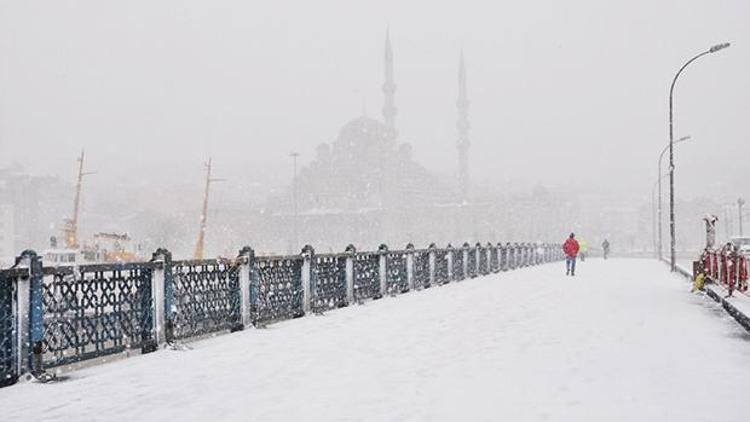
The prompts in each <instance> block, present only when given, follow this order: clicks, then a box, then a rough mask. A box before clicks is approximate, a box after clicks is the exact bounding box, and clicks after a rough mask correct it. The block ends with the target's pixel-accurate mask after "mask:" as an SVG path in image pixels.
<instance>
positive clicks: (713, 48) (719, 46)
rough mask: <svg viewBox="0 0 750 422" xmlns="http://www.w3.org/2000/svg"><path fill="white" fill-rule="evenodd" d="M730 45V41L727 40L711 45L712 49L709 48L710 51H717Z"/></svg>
mask: <svg viewBox="0 0 750 422" xmlns="http://www.w3.org/2000/svg"><path fill="white" fill-rule="evenodd" d="M729 45H730V44H729V43H728V42H725V43H722V44H716V45H715V46H713V47H711V49H709V50H708V51H709V52H710V53H716V52H717V51H719V50H723V49H725V48H727V47H729Z"/></svg>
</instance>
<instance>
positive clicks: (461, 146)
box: [456, 50, 470, 202]
mask: <svg viewBox="0 0 750 422" xmlns="http://www.w3.org/2000/svg"><path fill="white" fill-rule="evenodd" d="M456 108H457V109H458V121H457V122H456V127H457V128H458V142H457V143H456V146H457V147H458V189H459V199H460V200H461V202H465V201H467V200H468V197H469V144H470V143H469V99H468V98H467V94H466V66H465V65H464V51H463V50H461V58H460V62H459V65H458V100H456Z"/></svg>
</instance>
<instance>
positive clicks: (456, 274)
mask: <svg viewBox="0 0 750 422" xmlns="http://www.w3.org/2000/svg"><path fill="white" fill-rule="evenodd" d="M465 278H466V274H464V251H463V250H462V249H457V250H455V251H453V279H454V280H456V281H461V280H463V279H465Z"/></svg>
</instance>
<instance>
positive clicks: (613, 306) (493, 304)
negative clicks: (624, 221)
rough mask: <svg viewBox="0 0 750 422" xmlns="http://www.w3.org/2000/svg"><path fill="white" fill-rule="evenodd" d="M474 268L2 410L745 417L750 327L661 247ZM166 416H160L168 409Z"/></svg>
mask: <svg viewBox="0 0 750 422" xmlns="http://www.w3.org/2000/svg"><path fill="white" fill-rule="evenodd" d="M563 265H564V264H551V265H545V266H542V267H537V268H529V269H523V270H519V271H515V272H511V273H502V274H500V275H495V276H490V277H485V278H478V279H474V280H467V281H464V282H460V283H455V284H451V285H448V286H444V287H440V288H432V289H428V290H426V291H421V292H415V293H409V294H405V295H403V296H399V297H398V298H386V299H383V300H380V301H376V302H370V303H367V304H365V305H363V306H353V307H350V308H347V309H341V310H337V311H334V312H330V313H328V314H326V315H325V316H319V317H307V318H303V319H298V320H293V321H288V322H285V323H281V324H276V325H273V326H271V327H269V328H268V329H266V330H252V329H251V330H247V331H244V332H241V333H235V334H231V335H223V336H219V337H216V338H213V339H208V340H204V341H200V342H196V343H194V344H193V346H194V350H192V351H181V352H180V351H171V350H162V351H159V352H157V353H152V354H149V355H144V356H138V357H134V358H130V359H126V360H121V361H118V362H114V363H109V364H105V365H100V366H96V367H91V368H87V369H83V370H80V371H77V372H73V373H72V374H71V379H69V380H68V381H64V382H60V383H57V384H52V385H41V384H34V383H29V384H19V385H16V386H12V387H8V388H3V389H0V409H2V410H0V412H1V414H2V419H3V420H8V421H10V420H21V418H23V419H25V420H33V421H36V422H39V421H45V420H76V421H87V420H121V421H133V420H159V419H162V418H169V420H175V421H193V420H194V421H205V420H211V421H222V420H236V421H240V420H241V421H259V420H263V421H268V420H274V421H275V420H298V421H314V420H325V421H333V420H370V421H391V420H416V421H422V420H424V421H426V420H430V421H435V420H437V421H439V420H487V421H490V420H492V421H497V420H509V421H528V420H555V421H561V420H562V421H583V420H591V421H602V420H607V421H702V420H706V421H708V420H712V421H717V420H720V421H739V420H747V418H748V414H747V410H746V409H745V408H744V406H743V404H744V403H745V402H746V400H747V391H748V390H749V389H750V341H749V338H748V335H746V334H745V332H744V331H742V330H741V329H740V328H738V326H737V325H736V324H735V323H734V322H733V320H731V318H729V317H727V316H726V315H725V314H724V313H723V312H722V311H721V310H720V308H718V306H717V305H715V304H714V303H713V302H711V301H710V300H707V299H705V298H702V297H700V296H697V295H691V294H690V293H688V289H689V284H688V283H687V282H685V281H684V279H683V278H681V277H679V276H676V275H671V274H669V272H668V271H667V268H666V267H665V265H664V264H662V263H659V262H656V261H654V260H625V259H624V260H609V261H602V260H589V261H586V262H584V263H579V268H578V275H577V276H576V277H565V276H564V275H563V273H564V269H563ZM157 418H159V419H157Z"/></svg>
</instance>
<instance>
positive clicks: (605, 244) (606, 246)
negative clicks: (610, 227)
mask: <svg viewBox="0 0 750 422" xmlns="http://www.w3.org/2000/svg"><path fill="white" fill-rule="evenodd" d="M602 252H603V253H604V259H607V257H608V256H609V240H607V239H604V242H602Z"/></svg>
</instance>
